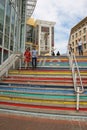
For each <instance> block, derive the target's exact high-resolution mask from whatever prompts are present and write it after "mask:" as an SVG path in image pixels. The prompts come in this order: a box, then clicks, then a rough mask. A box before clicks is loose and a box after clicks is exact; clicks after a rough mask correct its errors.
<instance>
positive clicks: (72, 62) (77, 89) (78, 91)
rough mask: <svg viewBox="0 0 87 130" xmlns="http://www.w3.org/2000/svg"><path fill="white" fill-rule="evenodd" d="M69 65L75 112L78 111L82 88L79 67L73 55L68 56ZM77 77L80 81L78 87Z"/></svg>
mask: <svg viewBox="0 0 87 130" xmlns="http://www.w3.org/2000/svg"><path fill="white" fill-rule="evenodd" d="M69 63H70V67H71V69H72V77H73V84H74V90H75V92H76V94H77V95H76V96H77V104H76V110H77V111H78V110H79V100H80V94H81V93H83V92H84V87H83V83H82V79H81V75H80V70H79V66H78V63H77V60H76V57H75V54H73V53H71V54H70V55H69ZM77 76H78V79H79V81H80V85H79V86H78V84H77Z"/></svg>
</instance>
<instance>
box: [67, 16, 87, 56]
mask: <svg viewBox="0 0 87 130" xmlns="http://www.w3.org/2000/svg"><path fill="white" fill-rule="evenodd" d="M79 38H81V40H82V43H83V55H87V17H86V18H84V19H83V20H82V21H80V22H79V23H78V24H77V25H76V26H74V27H73V28H72V29H71V34H70V38H69V44H71V46H72V51H73V53H75V55H79V53H78V39H79Z"/></svg>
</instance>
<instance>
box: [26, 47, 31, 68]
mask: <svg viewBox="0 0 87 130" xmlns="http://www.w3.org/2000/svg"><path fill="white" fill-rule="evenodd" d="M30 60H31V53H30V48H26V50H25V52H24V63H25V69H27V68H28V66H29V62H30Z"/></svg>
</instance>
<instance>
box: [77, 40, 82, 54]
mask: <svg viewBox="0 0 87 130" xmlns="http://www.w3.org/2000/svg"><path fill="white" fill-rule="evenodd" d="M78 51H79V55H83V49H82V40H81V38H80V39H79V41H78Z"/></svg>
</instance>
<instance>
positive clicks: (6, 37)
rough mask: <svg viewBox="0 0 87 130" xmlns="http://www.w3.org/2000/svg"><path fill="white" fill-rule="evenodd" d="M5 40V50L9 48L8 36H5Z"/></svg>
mask: <svg viewBox="0 0 87 130" xmlns="http://www.w3.org/2000/svg"><path fill="white" fill-rule="evenodd" d="M4 38H5V39H4V43H5V45H4V46H5V48H9V38H8V36H6V35H5V37H4Z"/></svg>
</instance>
